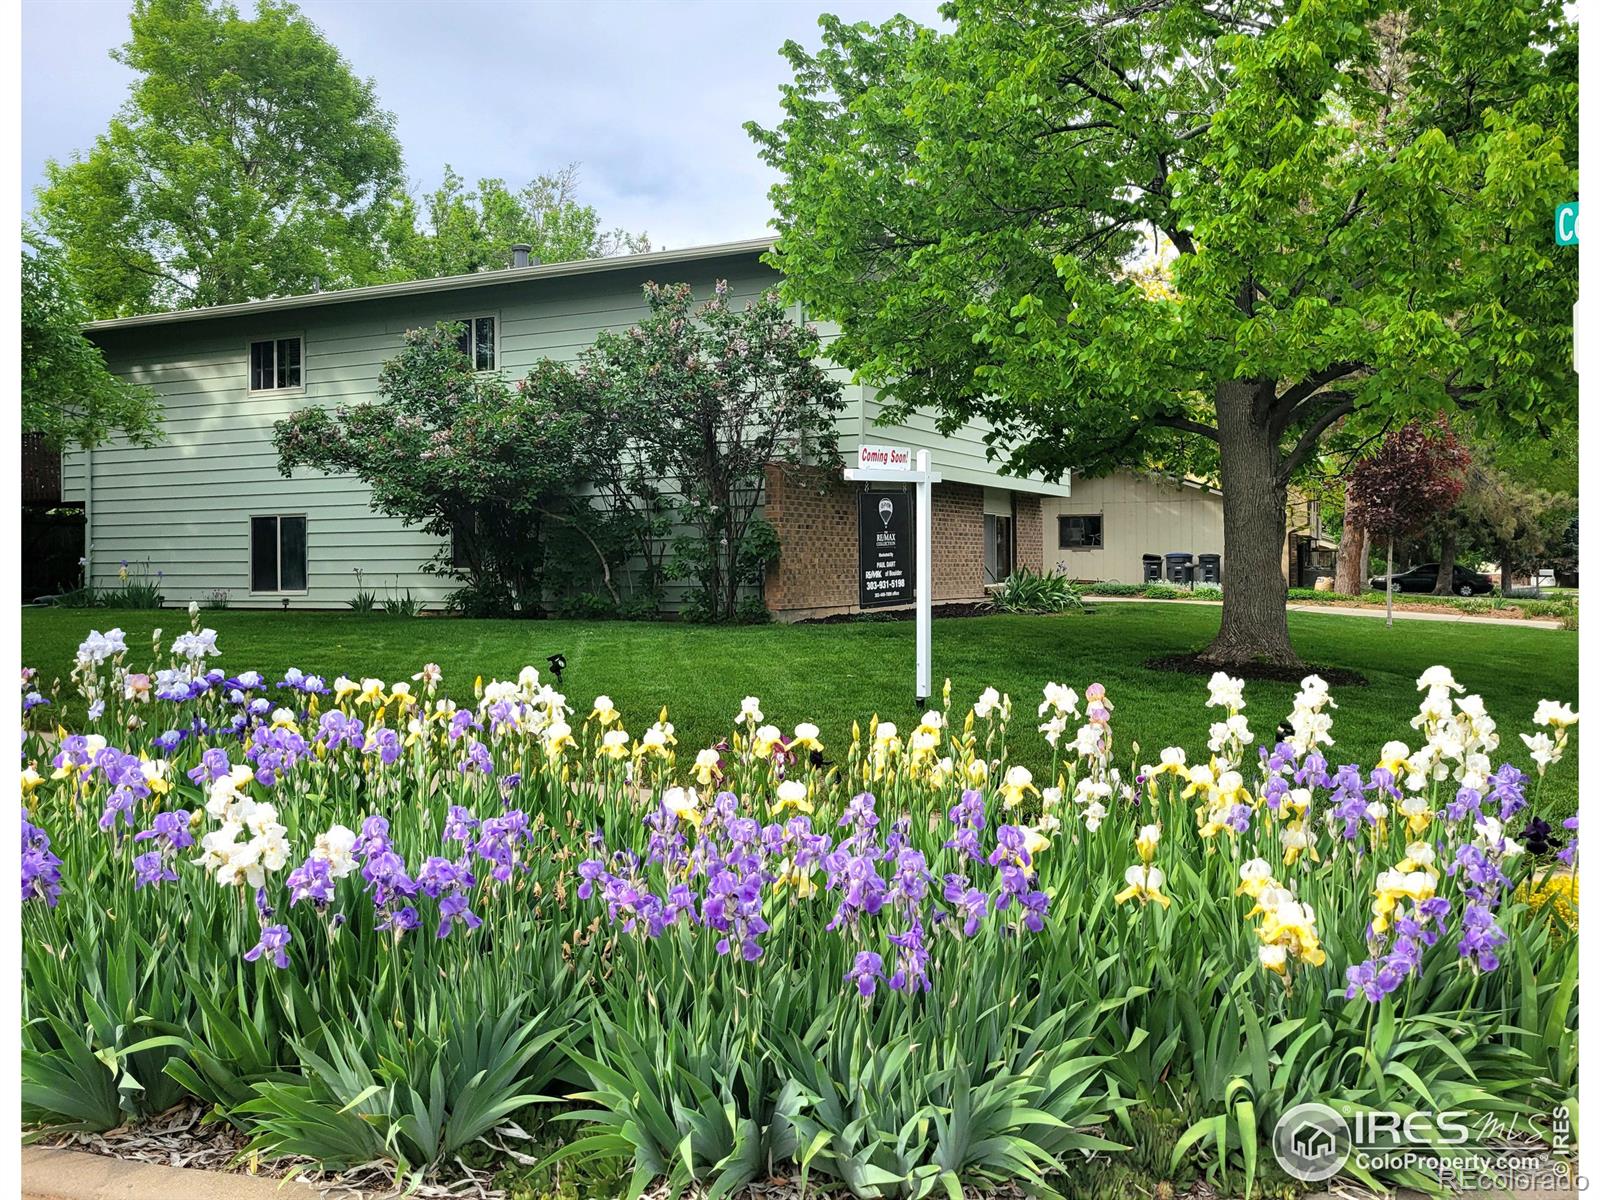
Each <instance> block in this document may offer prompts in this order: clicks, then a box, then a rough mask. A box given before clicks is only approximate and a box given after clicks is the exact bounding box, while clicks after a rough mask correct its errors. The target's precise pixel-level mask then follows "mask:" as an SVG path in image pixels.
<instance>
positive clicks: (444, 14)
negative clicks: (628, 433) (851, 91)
mask: <svg viewBox="0 0 1600 1200" xmlns="http://www.w3.org/2000/svg"><path fill="white" fill-rule="evenodd" d="M241 7H242V8H246V9H248V8H249V7H250V0H244V2H243V3H241ZM300 7H301V9H302V10H303V11H304V12H305V13H306V15H307V16H308V17H310V18H311V20H313V21H314V22H315V23H316V24H317V25H318V26H319V27H320V28H321V29H322V31H323V33H324V34H325V35H326V36H327V37H328V38H329V39H330V40H331V41H332V42H333V43H334V45H336V46H338V47H339V49H340V51H341V52H342V53H343V54H344V56H345V58H346V59H347V60H348V61H349V62H350V63H351V65H352V66H353V67H354V69H355V71H356V72H357V73H358V74H360V75H362V76H365V77H368V78H371V79H373V80H374V81H375V83H376V85H377V89H378V95H379V97H380V99H381V100H382V102H383V104H384V106H385V107H386V108H388V109H389V110H390V111H391V112H393V113H394V114H395V117H396V120H397V131H398V134H399V137H400V143H401V145H402V146H403V147H404V149H405V154H406V166H407V170H408V173H409V175H410V177H411V179H412V181H413V184H414V185H415V186H419V187H421V188H429V187H432V186H434V185H435V184H436V183H437V182H438V180H439V177H440V175H441V174H442V172H443V169H444V165H445V164H446V163H449V164H450V165H451V166H453V167H454V168H455V170H456V171H457V172H458V173H459V174H461V175H463V176H464V177H466V178H467V179H468V180H476V179H478V178H479V177H483V176H494V177H500V178H503V179H505V180H507V182H509V183H512V184H516V183H519V182H521V181H524V180H526V179H527V178H529V177H531V176H533V175H536V174H538V173H540V172H541V171H547V170H551V169H553V168H556V167H558V166H561V165H563V164H565V163H568V162H578V163H580V164H581V167H580V170H581V174H582V182H581V194H582V198H583V200H584V201H585V202H586V203H589V204H592V205H594V206H595V208H596V209H597V210H598V211H599V213H600V217H601V220H602V222H603V223H604V224H606V225H607V226H615V225H620V226H622V227H624V228H626V229H629V230H632V231H635V232H638V231H647V232H648V233H649V234H650V236H651V238H652V240H653V241H654V242H655V244H656V245H657V246H687V245H694V244H699V243H705V242H716V241H727V240H730V239H733V238H739V237H749V236H753V235H757V234H760V233H761V232H763V231H764V230H765V228H766V226H767V221H768V219H769V217H770V213H771V209H770V205H769V204H768V202H767V195H766V194H767V189H768V188H769V187H770V186H771V184H772V176H771V173H770V172H769V171H768V170H767V169H766V167H765V166H763V165H762V164H761V163H760V162H759V161H758V160H757V158H756V155H755V149H754V146H753V145H752V144H751V142H750V140H749V138H748V137H747V136H746V134H745V133H744V130H743V128H742V125H743V123H744V122H745V121H747V120H751V119H754V120H757V121H760V122H761V123H762V124H769V123H771V122H772V121H774V120H776V118H777V115H778V89H779V86H780V84H782V83H784V82H786V81H787V80H788V78H789V74H788V71H787V64H786V63H785V62H784V60H783V59H782V58H781V57H780V56H779V54H778V48H779V47H780V46H781V45H782V44H783V42H784V41H785V40H786V39H789V38H793V39H795V40H797V41H800V42H802V43H803V44H805V45H807V46H813V47H814V46H816V45H817V44H818V42H819V40H820V38H819V31H818V29H817V25H816V18H817V14H818V13H819V12H822V11H830V12H835V13H838V14H840V15H841V16H844V17H845V18H847V19H850V20H870V21H874V22H877V21H882V20H884V19H885V18H887V17H888V16H891V15H892V14H894V13H895V12H904V13H906V14H907V15H909V16H912V17H914V18H916V19H917V20H919V21H923V22H926V23H936V22H937V21H938V15H937V12H936V4H935V3H934V2H933V0H751V2H748V3H744V2H735V0H701V2H693V0H654V2H651V0H633V2H631V3H630V2H628V0H600V2H594V3H581V2H579V3H566V2H557V0H546V2H543V3H527V2H521V0H519V2H509V0H508V2H504V3H496V2H485V0H458V2H448V0H440V2H435V0H302V3H301V5H300ZM128 10H129V4H128V3H127V2H126V0H24V4H23V13H22V62H23V81H22V189H23V196H22V207H23V212H24V213H25V214H26V213H27V212H28V211H30V210H31V208H32V207H33V190H34V188H35V187H37V186H38V184H39V183H40V181H41V179H42V177H43V168H44V163H45V162H46V160H47V159H50V158H56V159H63V160H64V159H67V158H69V157H70V156H71V155H72V154H73V152H74V151H78V150H82V149H85V148H87V147H88V146H89V145H90V144H91V143H92V141H93V139H94V137H95V135H96V134H98V133H100V132H101V131H102V130H103V129H104V128H105V125H106V122H107V120H108V119H109V118H110V117H111V115H112V114H113V113H114V112H115V111H116V109H117V107H118V106H119V105H120V104H121V103H122V101H123V99H124V98H125V96H126V93H127V87H128V83H129V80H130V78H131V76H130V74H129V73H128V72H127V71H126V70H125V69H124V68H123V67H121V66H120V65H118V64H117V63H115V62H113V61H112V60H111V59H110V58H109V57H108V52H109V51H110V50H111V49H112V48H113V47H115V46H117V45H119V44H120V43H122V42H123V41H124V40H126V36H127V19H128Z"/></svg>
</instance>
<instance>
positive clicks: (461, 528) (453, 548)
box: [450, 517, 477, 571]
mask: <svg viewBox="0 0 1600 1200" xmlns="http://www.w3.org/2000/svg"><path fill="white" fill-rule="evenodd" d="M476 526H477V518H476V517H474V518H472V519H471V521H470V522H468V521H457V522H456V523H455V524H453V525H451V526H450V565H451V566H452V567H453V568H455V569H456V570H458V571H464V570H467V569H468V568H470V567H471V566H472V554H471V553H470V551H471V549H472V538H473V534H474V533H475V532H476Z"/></svg>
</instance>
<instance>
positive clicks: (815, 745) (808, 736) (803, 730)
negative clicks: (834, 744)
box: [789, 721, 822, 754]
mask: <svg viewBox="0 0 1600 1200" xmlns="http://www.w3.org/2000/svg"><path fill="white" fill-rule="evenodd" d="M821 734H822V731H821V730H820V729H818V728H817V727H816V726H815V725H813V724H812V723H811V722H810V721H801V722H800V724H798V725H796V726H795V727H794V739H793V740H792V741H791V742H790V743H789V746H790V748H791V749H800V750H815V751H816V752H817V753H818V754H820V753H822V743H821V742H820V741H819V740H818V738H819V737H821Z"/></svg>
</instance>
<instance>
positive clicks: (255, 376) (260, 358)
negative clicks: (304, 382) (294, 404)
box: [250, 337, 300, 392]
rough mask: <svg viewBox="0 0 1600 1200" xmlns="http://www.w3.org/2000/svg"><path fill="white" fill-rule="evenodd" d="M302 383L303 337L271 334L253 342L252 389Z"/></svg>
mask: <svg viewBox="0 0 1600 1200" xmlns="http://www.w3.org/2000/svg"><path fill="white" fill-rule="evenodd" d="M299 386H300V339H299V338H297V337H286V338H271V339H268V340H267V341H264V342H251V343H250V390H251V391H252V392H271V391H276V390H277V389H279V388H297V387H299Z"/></svg>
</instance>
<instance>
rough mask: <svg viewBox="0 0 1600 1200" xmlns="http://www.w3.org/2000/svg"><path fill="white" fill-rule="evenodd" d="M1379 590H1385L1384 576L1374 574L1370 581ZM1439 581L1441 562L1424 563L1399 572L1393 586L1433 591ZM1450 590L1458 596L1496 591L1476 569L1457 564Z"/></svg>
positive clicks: (1397, 588)
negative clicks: (1471, 569) (1470, 569)
mask: <svg viewBox="0 0 1600 1200" xmlns="http://www.w3.org/2000/svg"><path fill="white" fill-rule="evenodd" d="M1369 582H1370V583H1371V584H1372V586H1373V587H1374V588H1375V589H1377V590H1378V591H1380V592H1381V591H1383V584H1384V577H1383V576H1382V575H1374V576H1373V577H1372V579H1371V580H1370V581H1369ZM1438 582H1439V564H1438V563H1423V564H1422V565H1421V566H1420V567H1412V568H1411V569H1410V570H1409V571H1401V572H1398V573H1397V574H1396V575H1395V577H1394V580H1393V583H1392V585H1391V586H1393V588H1394V590H1395V591H1397V592H1425V593H1426V592H1432V591H1433V589H1434V588H1435V586H1437V584H1438ZM1450 590H1451V591H1452V592H1454V593H1455V594H1456V595H1458V596H1482V595H1486V594H1487V593H1489V592H1492V591H1494V584H1492V583H1490V582H1489V581H1488V580H1487V579H1485V578H1484V577H1483V576H1482V575H1479V574H1478V573H1477V572H1476V571H1469V570H1468V569H1467V568H1466V567H1463V566H1459V565H1458V566H1457V567H1456V569H1455V575H1454V576H1453V577H1452V579H1451V583H1450Z"/></svg>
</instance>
